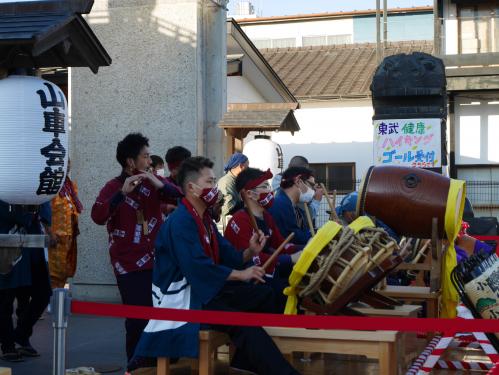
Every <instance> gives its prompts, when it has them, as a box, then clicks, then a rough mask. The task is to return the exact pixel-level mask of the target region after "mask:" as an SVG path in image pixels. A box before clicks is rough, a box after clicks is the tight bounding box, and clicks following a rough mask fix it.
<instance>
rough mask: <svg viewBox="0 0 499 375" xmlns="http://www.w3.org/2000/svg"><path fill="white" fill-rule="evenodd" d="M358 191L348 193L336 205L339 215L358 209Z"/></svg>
mask: <svg viewBox="0 0 499 375" xmlns="http://www.w3.org/2000/svg"><path fill="white" fill-rule="evenodd" d="M357 196H358V194H357V192H356V191H354V192H353V193H350V194H348V195H345V196H344V197H343V199H342V200H341V203H340V205H339V206H338V207H336V213H337V214H338V215H343V213H344V212H348V211H355V210H356V209H357Z"/></svg>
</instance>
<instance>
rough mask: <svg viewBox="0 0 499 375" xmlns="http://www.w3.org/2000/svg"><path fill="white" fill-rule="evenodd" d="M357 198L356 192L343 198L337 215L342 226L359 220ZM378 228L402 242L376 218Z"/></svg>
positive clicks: (337, 209)
mask: <svg viewBox="0 0 499 375" xmlns="http://www.w3.org/2000/svg"><path fill="white" fill-rule="evenodd" d="M357 198H358V194H357V192H356V191H354V192H352V193H350V194H347V195H345V196H344V197H343V199H342V200H341V202H340V205H339V206H338V207H336V214H337V215H338V217H339V218H340V220H341V221H342V224H344V225H348V224H350V223H351V222H352V221H354V220H355V219H357ZM375 224H376V226H377V227H378V228H383V229H384V230H385V231H386V233H388V235H389V236H390V237H391V238H393V239H394V240H395V241H396V242H397V243H399V242H400V238H399V236H398V234H397V233H395V231H394V230H393V229H392V228H390V227H389V226H388V225H386V224H385V223H383V222H382V221H381V220H379V219H378V218H376V223H375Z"/></svg>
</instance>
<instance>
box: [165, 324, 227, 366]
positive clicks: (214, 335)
mask: <svg viewBox="0 0 499 375" xmlns="http://www.w3.org/2000/svg"><path fill="white" fill-rule="evenodd" d="M229 343H230V339H229V336H227V335H226V334H225V333H221V332H217V331H199V361H198V365H197V366H198V367H199V375H212V374H213V373H214V369H215V366H214V357H215V352H216V351H217V349H218V348H219V347H220V346H223V345H228V344H229ZM191 365H192V364H191ZM193 367H196V364H194V366H193ZM156 374H157V375H170V360H169V359H168V358H165V357H159V358H158V364H157V369H156Z"/></svg>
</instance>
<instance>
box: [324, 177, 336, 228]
mask: <svg viewBox="0 0 499 375" xmlns="http://www.w3.org/2000/svg"><path fill="white" fill-rule="evenodd" d="M320 185H321V188H322V190H324V195H325V197H326V200H327V204H328V205H329V209H330V210H331V215H330V219H333V220H334V221H336V222H340V218H339V217H338V215H336V208H335V207H334V204H333V202H332V201H331V198H330V197H329V194H328V192H327V190H326V187H325V186H324V184H323V183H322V182H321V184H320ZM335 200H336V196H335Z"/></svg>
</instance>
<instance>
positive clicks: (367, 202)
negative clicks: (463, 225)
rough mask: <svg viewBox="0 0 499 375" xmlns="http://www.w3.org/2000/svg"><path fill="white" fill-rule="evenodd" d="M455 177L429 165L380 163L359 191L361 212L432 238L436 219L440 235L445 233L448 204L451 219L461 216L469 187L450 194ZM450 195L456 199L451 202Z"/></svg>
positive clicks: (409, 232)
mask: <svg viewBox="0 0 499 375" xmlns="http://www.w3.org/2000/svg"><path fill="white" fill-rule="evenodd" d="M450 186H451V179H450V178H448V177H445V176H442V175H440V174H438V173H435V172H431V171H428V170H425V169H419V168H410V167H400V166H378V167H371V168H369V170H368V171H367V173H366V175H365V176H364V179H363V181H362V184H361V188H360V191H359V199H358V200H357V214H358V215H366V214H369V215H371V216H374V217H376V218H377V219H380V220H382V221H383V222H384V223H385V224H387V225H388V226H390V227H391V228H392V229H393V230H394V231H395V232H396V233H398V234H399V235H404V236H410V237H416V238H431V234H432V219H433V218H437V219H438V235H439V237H440V238H443V237H444V236H445V220H446V214H447V215H448V214H449V213H448V212H447V210H448V207H451V206H452V207H455V210H454V212H451V213H450V214H451V219H452V220H453V221H454V223H456V225H455V226H458V223H459V222H460V220H461V217H462V213H463V208H464V198H465V190H464V187H462V188H461V189H460V190H459V191H457V194H453V195H452V196H451V195H450V194H449V192H450ZM449 199H451V200H455V202H452V203H453V204H450V203H451V202H449Z"/></svg>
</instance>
